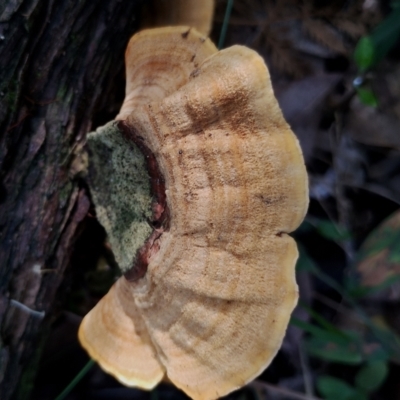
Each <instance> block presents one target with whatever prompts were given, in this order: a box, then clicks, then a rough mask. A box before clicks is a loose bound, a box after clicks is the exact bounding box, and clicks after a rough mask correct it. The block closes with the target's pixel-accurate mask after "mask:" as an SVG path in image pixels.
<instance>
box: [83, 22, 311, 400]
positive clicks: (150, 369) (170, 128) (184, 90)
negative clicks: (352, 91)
mask: <svg viewBox="0 0 400 400" xmlns="http://www.w3.org/2000/svg"><path fill="white" fill-rule="evenodd" d="M168 38H169V39H168ZM153 39H154V42H155V43H156V44H154V46H153V48H152V47H151V42H152V40H153ZM160 40H161V41H162V43H167V42H168V40H170V41H171V43H172V44H171V46H170V47H168V49H163V46H164V44H162V45H160ZM194 45H197V46H199V47H197V48H196V50H194V47H193V46H194ZM165 46H167V45H165ZM154 47H159V48H160V53H161V54H162V56H159V54H157V52H154V50H153V49H154ZM146 48H147V49H148V53H147V52H146ZM167 53H169V54H170V57H168V56H167ZM210 53H211V54H210ZM200 54H201V56H200ZM133 60H136V61H133ZM195 60H196V61H195ZM195 62H197V63H198V65H195ZM166 64H171V67H170V68H169V67H168V66H167V65H166ZM127 66H128V71H127V77H128V84H127V87H129V89H128V90H127V93H126V101H125V102H124V105H123V107H122V110H121V112H120V114H119V117H118V118H119V119H120V120H121V121H119V122H117V123H114V125H112V129H113V133H112V135H111V134H110V135H109V136H107V137H108V138H110V137H112V136H113V135H114V136H115V137H116V136H119V137H124V138H125V139H124V140H126V141H127V142H126V145H125V147H126V148H129V144H128V142H129V141H132V142H134V143H136V145H137V146H138V147H139V148H140V149H141V150H142V151H143V153H144V154H145V159H146V160H147V166H148V171H149V175H150V178H151V183H150V186H151V189H150V191H151V192H152V194H153V197H154V198H153V208H152V221H153V227H152V228H151V229H152V231H151V233H150V237H149V238H148V239H147V241H146V243H145V245H144V246H143V247H142V248H141V249H139V250H136V249H135V251H136V258H135V259H134V260H132V264H133V268H132V269H131V270H129V271H128V272H127V273H126V274H125V276H123V277H121V278H120V279H119V280H118V282H117V283H116V284H115V285H114V286H113V287H112V289H111V290H110V292H109V293H108V294H107V295H106V296H105V297H104V298H103V299H102V300H101V301H100V302H99V303H98V304H97V306H96V307H95V308H94V309H93V310H92V311H91V312H90V313H89V314H88V315H87V316H86V317H85V318H84V320H83V322H82V325H81V327H80V331H79V338H80V341H81V343H82V345H83V346H84V347H85V348H86V349H87V350H88V352H89V354H90V355H91V356H92V357H93V358H94V359H95V360H97V361H98V362H99V364H100V365H101V366H102V367H103V368H104V369H105V370H106V371H108V372H110V373H111V374H113V375H114V376H115V377H116V378H117V379H119V380H120V381H121V382H123V383H124V384H126V385H131V386H139V387H143V388H150V387H153V386H154V385H155V384H157V382H159V381H160V380H161V379H162V376H163V375H164V374H166V375H167V376H168V378H169V379H170V380H171V381H172V382H173V383H174V384H175V385H176V386H177V387H179V388H181V389H182V390H183V391H184V392H186V393H187V394H188V395H189V396H191V397H192V398H193V399H199V400H200V399H215V398H218V397H220V396H223V395H225V394H227V393H229V392H231V391H233V390H235V389H237V388H239V387H241V386H242V385H244V384H246V383H247V382H249V381H251V380H252V379H254V378H255V377H256V376H257V375H259V374H260V373H261V372H262V371H263V370H264V369H265V368H266V367H267V366H268V365H269V363H270V362H271V360H272V359H273V357H274V356H275V354H276V353H277V351H278V349H279V347H280V346H281V343H282V340H283V336H284V334H285V331H286V327H287V324H288V321H289V317H290V314H291V312H292V310H293V308H294V306H295V304H296V302H297V297H298V290H297V285H296V282H295V273H294V266H295V262H296V259H297V257H298V252H297V248H296V244H295V242H294V240H293V239H292V238H291V237H290V236H289V235H288V233H290V232H292V231H293V230H294V229H296V228H297V227H298V225H299V224H300V222H301V221H302V219H303V217H304V215H305V212H306V208H307V204H308V200H307V175H306V170H305V166H304V162H303V158H302V154H301V150H300V147H299V144H298V141H297V139H296V138H295V136H294V134H293V133H292V131H291V130H290V128H289V126H288V124H287V123H286V122H285V120H284V118H283V116H282V113H281V110H280V109H279V106H278V104H277V101H276V99H275V98H274V95H273V90H272V87H271V82H270V78H269V74H268V70H267V68H266V66H265V64H264V61H263V60H262V58H261V57H260V56H259V55H258V54H257V53H256V52H254V51H253V50H250V49H248V48H246V47H243V46H233V47H231V48H228V49H225V50H222V51H219V52H216V50H215V48H214V47H213V46H212V44H211V43H210V42H208V41H207V40H204V39H202V38H201V36H200V35H199V34H197V33H196V32H195V31H194V30H189V29H188V28H174V29H173V28H168V29H160V30H158V29H156V30H149V31H145V32H142V33H140V34H139V35H137V36H136V37H134V38H133V39H132V40H131V42H130V44H129V48H128V50H127ZM129 68H134V72H132V70H130V69H129ZM153 68H154V75H153V73H152V69H153ZM176 71H180V73H178V72H176ZM168 72H171V78H170V79H166V75H168ZM140 77H142V78H140ZM143 77H144V78H143ZM173 77H176V78H173ZM101 134H102V133H101V131H100V132H98V133H96V134H95V135H94V137H96V138H98V137H99V135H101ZM91 140H94V139H93V138H92V139H91ZM107 140H109V139H107ZM110 146H111V145H110ZM118 146H119V145H118ZM121 146H122V145H121ZM110 151H111V150H110ZM124 162H125V161H124ZM129 162H130V161H126V163H129ZM103 164H104V162H103ZM124 165H128V164H124ZM116 168H117V167H116ZM128 169H129V168H128ZM131 169H133V168H130V170H131ZM100 175H101V176H102V175H103V174H100ZM120 186H121V187H124V185H120ZM106 190H107V189H104V191H106ZM115 190H117V191H118V190H120V187H119V186H118V187H116V189H115ZM121 190H122V189H121ZM134 191H135V187H132V188H130V189H129V190H126V191H125V192H123V191H121V193H125V194H126V193H129V192H132V193H133V192H134ZM96 193H97V194H96ZM125 194H121V196H122V197H124V196H125ZM96 199H97V200H96ZM94 201H95V204H96V207H97V201H100V203H101V201H102V196H101V194H100V195H99V194H98V192H96V188H94ZM110 207H114V208H115V207H117V208H118V205H116V203H115V202H114V203H113V204H112V205H111V206H110ZM132 207H133V206H132ZM107 215H109V214H107ZM100 217H101V216H100ZM109 221H110V220H108V227H107V226H106V230H107V232H108V234H109V236H110V240H111V239H112V237H113V236H114V237H115V235H116V234H115V230H117V227H116V225H117V224H114V225H113V223H110V222H109ZM100 222H102V223H103V221H102V219H101V218H100ZM106 222H107V221H106ZM106 225H107V224H106ZM125 225H126V224H125ZM120 229H125V228H123V227H120ZM111 244H112V240H111ZM113 250H114V246H113ZM118 251H123V250H121V249H119V250H118ZM118 251H117V252H118ZM115 253H116V251H115V250H114V254H115ZM116 258H117V260H118V256H117V255H116Z"/></svg>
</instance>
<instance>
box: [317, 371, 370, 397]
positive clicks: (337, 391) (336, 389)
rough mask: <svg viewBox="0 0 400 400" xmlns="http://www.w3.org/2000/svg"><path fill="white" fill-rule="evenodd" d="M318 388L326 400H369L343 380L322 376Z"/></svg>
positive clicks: (318, 381)
mask: <svg viewBox="0 0 400 400" xmlns="http://www.w3.org/2000/svg"><path fill="white" fill-rule="evenodd" d="M317 388H318V391H319V392H320V393H321V395H322V396H323V397H324V398H325V399H326V400H339V399H340V400H367V397H366V396H365V395H364V394H363V393H361V392H359V391H358V390H356V389H355V388H353V387H352V386H350V385H349V384H348V383H347V382H345V381H343V380H342V379H338V378H334V377H333V376H327V375H326V376H321V377H320V378H318V380H317Z"/></svg>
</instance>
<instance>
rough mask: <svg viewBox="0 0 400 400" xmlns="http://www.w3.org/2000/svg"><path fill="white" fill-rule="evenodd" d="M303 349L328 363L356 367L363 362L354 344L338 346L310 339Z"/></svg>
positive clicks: (329, 342)
mask: <svg viewBox="0 0 400 400" xmlns="http://www.w3.org/2000/svg"><path fill="white" fill-rule="evenodd" d="M304 347H305V349H306V350H307V351H308V353H309V354H310V355H312V356H314V357H318V358H321V359H323V360H327V361H330V362H337V363H341V364H349V365H357V364H360V363H361V362H362V361H363V354H362V352H361V349H360V346H359V345H358V343H355V342H351V343H347V344H340V343H337V342H334V341H326V340H325V339H321V338H317V337H311V338H310V339H307V340H305V342H304Z"/></svg>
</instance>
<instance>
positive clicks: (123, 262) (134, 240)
mask: <svg viewBox="0 0 400 400" xmlns="http://www.w3.org/2000/svg"><path fill="white" fill-rule="evenodd" d="M88 147H89V175H88V182H89V187H90V191H91V194H92V198H93V202H94V204H95V207H96V214H97V218H98V220H99V221H100V223H101V224H102V225H103V227H104V228H105V230H106V232H107V235H108V238H109V241H110V244H111V247H112V251H113V253H114V257H115V260H116V261H117V263H118V266H119V267H120V269H121V270H122V272H126V271H127V270H129V269H130V268H131V267H132V264H133V260H134V259H135V255H136V252H137V250H138V249H139V248H140V247H141V246H142V245H143V244H144V242H145V240H146V239H147V238H148V237H149V236H150V234H151V232H152V228H151V227H150V224H149V222H148V221H150V219H151V215H152V211H151V201H152V195H151V190H150V178H149V176H148V173H147V169H146V162H145V159H144V156H143V154H142V153H141V152H140V150H139V149H138V148H137V147H136V146H135V145H134V144H133V143H132V142H128V141H127V139H125V138H124V137H123V135H122V134H121V132H120V131H119V129H118V128H117V126H116V123H115V122H110V123H108V124H107V125H105V126H103V127H100V128H98V129H97V130H96V132H92V133H90V134H89V135H88Z"/></svg>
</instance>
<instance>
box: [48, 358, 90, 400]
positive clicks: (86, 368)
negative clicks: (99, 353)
mask: <svg viewBox="0 0 400 400" xmlns="http://www.w3.org/2000/svg"><path fill="white" fill-rule="evenodd" d="M95 362H96V361H94V360H89V361H88V362H87V364H86V365H85V366H84V367H83V368H82V369H81V370H80V371H79V372H78V374H77V375H76V376H75V378H74V379H72V381H71V382H70V383H69V384H68V386H67V387H66V388H65V389H64V390H63V391H62V392H61V393H60V394H59V395H58V396H57V397H56V399H55V400H63V399H65V397H66V396H67V395H68V394H69V393H70V392H71V390H72V389H73V388H74V387H75V386H76V385H77V384H78V383H79V381H80V380H81V379H82V378H83V377H84V376H85V375H86V373H87V372H88V371H89V370H90V368H92V367H93V365H94V364H95Z"/></svg>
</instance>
